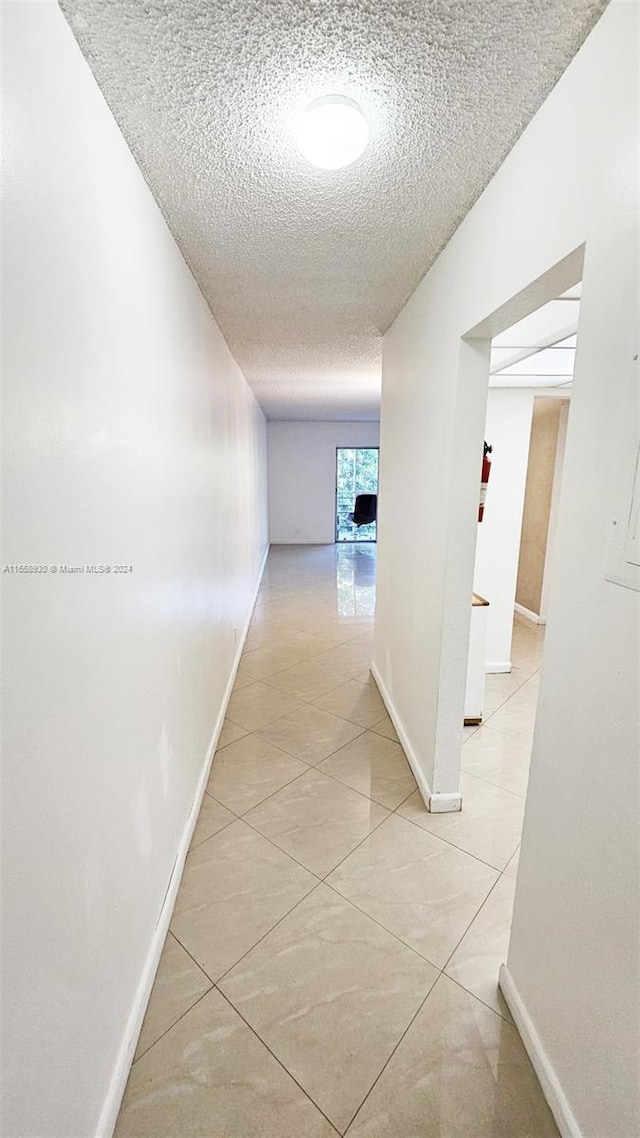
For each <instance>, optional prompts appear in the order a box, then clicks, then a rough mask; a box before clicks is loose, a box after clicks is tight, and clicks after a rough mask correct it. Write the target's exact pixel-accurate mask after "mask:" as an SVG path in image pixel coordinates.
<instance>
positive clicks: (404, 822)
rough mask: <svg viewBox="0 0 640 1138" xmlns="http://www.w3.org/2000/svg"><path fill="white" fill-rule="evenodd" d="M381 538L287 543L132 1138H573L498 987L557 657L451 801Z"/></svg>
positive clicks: (253, 640)
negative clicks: (539, 723)
mask: <svg viewBox="0 0 640 1138" xmlns="http://www.w3.org/2000/svg"><path fill="white" fill-rule="evenodd" d="M374 602H375V546H371V545H366V546H362V547H360V548H359V547H357V546H350V547H346V546H338V547H333V546H315V547H313V546H309V547H305V546H298V547H286V546H281V547H276V548H275V549H273V550H272V551H271V553H270V556H269V560H268V563H267V568H266V570H265V575H264V580H263V584H262V588H261V590H260V596H259V598H258V603H257V605H256V610H255V614H254V619H253V621H252V625H251V629H250V631H249V635H248V637H247V642H246V645H245V651H244V655H243V657H242V662H241V665H240V669H239V672H238V679H237V683H236V686H235V689H234V693H233V695H232V698H231V701H230V703H229V708H228V716H227V720H226V722H225V725H224V728H223V731H222V733H221V735H220V739H219V741H218V749H217V752H216V756H215V759H214V764H213V767H212V771H211V776H210V779H209V783H208V785H207V791H206V794H205V800H204V803H203V806H202V810H201V814H200V817H199V820H198V824H197V827H196V831H195V833H194V838H193V842H192V846H191V850H190V853H189V856H188V858H187V864H186V868H185V872H184V876H183V880H182V884H181V886H180V891H179V894H178V899H177V902H176V908H175V912H174V915H173V919H172V923H171V932H170V933H169V936H168V938H167V943H166V945H165V949H164V952H163V956H162V960H161V963H160V968H159V970H158V975H157V977H156V982H155V985H154V989H153V993H152V997H151V1001H150V1004H149V1008H148V1011H147V1016H146V1019H145V1023H144V1026H143V1030H142V1034H141V1037H140V1041H139V1045H138V1049H137V1051H136V1058H135V1061H134V1064H133V1067H132V1070H131V1075H130V1077H129V1082H128V1085H127V1090H126V1094H125V1099H124V1103H123V1106H122V1110H121V1112H120V1117H119V1120H118V1125H117V1128H116V1138H143V1136H144V1138H186V1136H187V1135H188V1136H201V1138H311V1136H312V1138H329V1136H330V1135H334V1138H335V1135H336V1134H346V1135H348V1136H349V1138H462V1136H464V1138H506V1136H508V1138H525V1136H526V1138H533V1136H534V1135H535V1138H552V1136H556V1135H557V1130H556V1128H555V1125H554V1123H553V1119H552V1118H551V1115H550V1113H549V1110H548V1108H547V1106H546V1104H545V1101H544V1099H543V1096H542V1092H541V1090H540V1088H539V1086H538V1083H537V1082H536V1079H535V1076H534V1075H533V1072H532V1069H531V1067H530V1064H529V1061H528V1059H527V1056H526V1054H525V1052H524V1049H523V1047H522V1044H521V1042H520V1039H519V1036H518V1034H517V1032H516V1030H515V1028H514V1026H513V1024H512V1022H511V1017H510V1016H509V1012H508V1010H507V1008H506V1005H505V1004H504V1001H503V1000H502V997H501V995H500V993H499V992H498V989H497V977H498V969H499V966H500V964H501V963H502V962H503V961H504V960H505V958H506V954H507V947H508V940H509V928H510V924H511V911H512V906H513V896H514V892H515V878H516V874H517V864H518V854H519V843H520V830H521V826H522V813H523V808H524V795H525V793H526V784H527V776H528V765H529V754H530V750H531V738H532V728H533V722H534V717H535V705H536V697H537V687H538V678H539V676H538V669H539V666H540V659H541V654H542V635H543V634H542V630H541V629H539V628H536V627H534V626H532V625H530V624H529V623H528V622H526V621H524V620H522V619H521V618H519V617H516V621H515V624H514V645H513V660H514V669H513V671H512V672H511V673H510V674H509V675H504V676H489V677H488V678H487V700H486V719H485V722H484V723H483V724H482V726H480V727H478V728H470V729H466V730H465V733H464V734H465V740H464V746H463V760H462V767H463V802H464V805H463V811H462V813H460V814H440V815H433V814H428V813H427V811H426V810H425V808H424V805H423V803H422V799H421V798H420V795H419V793H418V791H417V790H416V786H415V781H414V779H413V775H412V773H411V771H410V769H409V766H408V763H407V761H406V759H405V756H404V753H403V751H402V748H401V747H400V744H399V742H398V738H397V735H396V733H395V730H394V728H393V725H392V723H391V721H390V719H389V716H388V715H387V713H386V710H385V707H384V704H383V703H382V700H381V699H380V695H379V693H378V691H377V688H376V686H375V684H374V683H373V680H372V679H371V677H370V676H369V673H368V667H369V662H370V659H371V654H372V638H373V611H374Z"/></svg>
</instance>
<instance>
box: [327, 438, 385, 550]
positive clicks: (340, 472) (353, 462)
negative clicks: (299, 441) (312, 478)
mask: <svg viewBox="0 0 640 1138" xmlns="http://www.w3.org/2000/svg"><path fill="white" fill-rule="evenodd" d="M377 493H378V447H336V542H343V541H351V542H374V541H375V540H376V537H377V521H375V520H373V521H370V522H364V523H362V524H360V525H358V524H357V519H356V520H355V521H354V510H355V505H356V498H357V497H358V496H359V495H360V494H367V495H372V494H373V495H376V496H377Z"/></svg>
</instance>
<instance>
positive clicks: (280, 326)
mask: <svg viewBox="0 0 640 1138" xmlns="http://www.w3.org/2000/svg"><path fill="white" fill-rule="evenodd" d="M61 6H62V8H63V10H64V12H65V14H66V16H67V19H68V21H69V23H70V24H71V27H72V29H73V31H74V33H75V36H76V38H77V40H78V42H79V44H80V47H81V49H82V51H83V52H84V54H85V56H86V58H87V60H88V61H89V64H90V66H91V68H92V70H93V72H94V75H95V77H96V79H97V81H98V83H99V85H100V87H101V88H102V91H103V92H104V95H105V97H106V99H107V101H108V103H109V105H110V107H111V109H112V111H113V113H114V115H115V117H116V119H117V121H118V123H119V125H120V128H121V130H122V132H123V134H124V136H125V138H126V140H127V142H128V143H129V146H130V147H131V149H132V151H133V153H134V155H135V157H136V159H137V161H138V163H139V165H140V167H141V169H142V171H143V173H144V175H145V177H146V179H147V181H148V183H149V185H150V187H151V190H152V191H153V193H154V195H155V197H156V200H157V201H158V203H159V205H160V207H161V209H162V211H163V213H164V215H165V217H166V219H167V221H168V223H169V225H170V227H171V229H172V232H173V234H174V235H175V238H176V240H177V242H178V244H179V246H180V248H181V250H182V252H183V254H184V256H185V258H186V260H187V261H188V262H189V264H190V266H191V268H192V270H193V272H194V274H195V276H196V278H197V280H198V282H199V284H200V287H201V289H202V291H203V293H204V295H205V296H206V298H207V300H208V302H209V304H210V306H211V309H212V311H213V313H214V315H215V317H216V319H217V320H218V323H219V324H220V327H221V328H222V331H223V333H224V335H225V337H226V339H227V342H228V343H229V345H230V347H231V349H232V351H233V353H234V355H235V356H236V358H237V360H238V362H239V364H240V366H241V368H242V370H243V371H244V374H245V375H246V377H247V379H248V381H249V382H250V383H251V385H252V386H253V388H254V390H255V392H256V395H257V397H258V399H259V400H260V402H261V403H262V406H263V408H264V409H265V412H266V413H267V415H268V416H269V417H270V418H275V419H285V418H288V419H314V418H317V419H322V418H324V419H340V418H353V419H363V418H377V417H378V410H379V399H380V366H381V338H382V335H383V333H384V332H385V331H386V329H387V328H388V327H389V325H390V324H391V322H392V321H393V320H394V318H395V317H396V315H397V314H398V312H399V311H400V309H401V307H402V305H403V304H404V302H405V301H406V299H407V298H408V296H409V295H410V294H411V292H412V291H413V289H414V288H415V287H416V285H417V283H418V281H419V280H420V278H421V277H422V276H423V275H424V273H425V272H426V271H427V269H428V268H429V266H430V265H431V264H432V262H433V261H434V259H435V257H436V256H437V254H438V252H439V251H440V250H441V249H442V248H443V246H444V245H445V244H446V242H447V241H448V239H449V238H450V237H451V235H452V233H453V232H454V230H455V229H456V227H457V225H458V224H459V223H460V221H461V220H462V218H463V217H464V216H465V214H466V213H467V211H468V210H469V208H470V207H471V205H472V204H473V202H474V201H475V199H476V198H477V197H478V195H479V194H480V193H481V191H482V189H483V188H484V186H485V185H486V184H487V182H488V181H489V179H490V177H491V175H492V174H493V172H494V171H495V170H496V168H497V167H498V166H499V165H500V163H501V161H502V160H503V159H504V158H505V156H506V154H507V153H508V151H509V150H510V148H511V147H512V145H513V143H514V142H515V140H516V139H517V137H518V135H519V134H520V133H521V131H522V129H523V128H524V126H525V125H526V124H527V122H528V121H529V119H530V118H531V116H532V115H533V113H534V112H535V111H536V110H537V108H538V107H539V106H540V104H541V103H542V101H543V99H544V98H545V97H546V95H547V94H548V92H549V91H550V89H551V88H552V87H553V85H554V83H555V82H556V81H557V79H558V78H559V76H560V75H561V74H562V72H563V70H564V69H565V67H566V66H567V64H568V63H569V61H570V59H571V58H572V56H573V55H574V54H575V52H576V51H577V49H578V48H579V47H580V45H581V43H582V42H583V40H584V39H585V37H586V35H587V34H588V32H589V31H590V29H591V28H592V26H593V25H594V23H595V22H596V20H597V18H598V17H599V15H600V14H601V13H602V11H603V10H604V8H605V7H606V0H393V2H391V0H62V5H61ZM331 93H340V94H344V95H347V96H350V97H351V98H353V99H355V100H356V101H357V102H358V103H359V104H360V106H361V108H362V110H363V111H364V113H365V115H366V116H367V118H368V120H369V124H370V128H371V143H370V145H369V148H368V150H367V151H366V152H365V154H364V155H363V157H362V158H361V159H359V160H358V162H356V163H355V164H354V165H353V166H351V167H348V168H347V169H344V170H338V171H321V170H316V169H315V168H314V167H312V166H310V165H308V164H307V163H306V162H305V160H304V159H303V158H302V157H301V155H300V154H299V153H298V151H297V148H296V145H295V141H294V137H293V133H292V127H293V124H294V122H295V119H296V116H297V115H298V114H300V113H301V112H302V111H303V110H304V108H305V107H306V106H307V104H308V103H309V102H310V101H311V100H312V99H314V98H316V97H317V96H319V95H324V94H331ZM568 141H569V140H568Z"/></svg>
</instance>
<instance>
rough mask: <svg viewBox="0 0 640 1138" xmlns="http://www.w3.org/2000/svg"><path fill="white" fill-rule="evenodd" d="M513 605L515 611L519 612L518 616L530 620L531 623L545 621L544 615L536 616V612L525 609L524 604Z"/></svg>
mask: <svg viewBox="0 0 640 1138" xmlns="http://www.w3.org/2000/svg"><path fill="white" fill-rule="evenodd" d="M513 607H514V609H515V610H516V612H517V613H519V614H520V616H523V617H524V618H525V619H526V620H530V621H532V622H533V624H546V623H547V618H546V616H538V614H537V612H532V610H531V609H526V608H525V607H524V605H519V604H517V603H516V604H515V605H514V606H513Z"/></svg>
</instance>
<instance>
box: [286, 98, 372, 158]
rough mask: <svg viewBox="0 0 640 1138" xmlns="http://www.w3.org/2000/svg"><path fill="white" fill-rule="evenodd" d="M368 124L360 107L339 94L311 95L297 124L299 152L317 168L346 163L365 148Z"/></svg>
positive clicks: (367, 138)
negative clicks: (318, 97) (313, 96)
mask: <svg viewBox="0 0 640 1138" xmlns="http://www.w3.org/2000/svg"><path fill="white" fill-rule="evenodd" d="M368 141H369V125H368V123H367V120H366V119H365V117H364V115H363V113H362V111H361V110H360V107H359V106H358V104H357V103H354V101H353V99H347V98H345V96H343V95H324V96H323V97H322V98H321V99H314V101H313V103H310V104H309V106H308V107H307V109H306V111H305V112H304V114H303V116H302V119H301V121H300V124H299V127H298V147H299V149H300V152H301V154H303V155H304V157H305V158H306V159H307V161H308V162H311V163H312V165H314V166H319V167H320V169H321V170H339V169H340V168H341V167H342V166H350V165H351V163H352V162H355V160H356V158H359V157H360V155H361V154H362V153H363V151H364V150H365V148H366V145H367V143H368Z"/></svg>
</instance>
